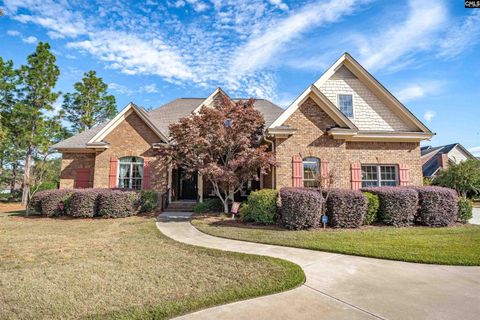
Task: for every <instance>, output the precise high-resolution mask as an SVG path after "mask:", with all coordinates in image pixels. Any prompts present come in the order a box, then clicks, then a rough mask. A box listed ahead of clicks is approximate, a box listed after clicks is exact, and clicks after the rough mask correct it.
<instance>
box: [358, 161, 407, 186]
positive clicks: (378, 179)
mask: <svg viewBox="0 0 480 320" xmlns="http://www.w3.org/2000/svg"><path fill="white" fill-rule="evenodd" d="M397 185H398V168H397V166H396V165H364V166H362V187H364V188H365V187H379V186H381V187H383V186H392V187H394V186H397Z"/></svg>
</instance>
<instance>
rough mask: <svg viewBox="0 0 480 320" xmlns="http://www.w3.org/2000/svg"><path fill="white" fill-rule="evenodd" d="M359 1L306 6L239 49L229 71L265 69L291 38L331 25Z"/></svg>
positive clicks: (350, 10)
mask: <svg viewBox="0 0 480 320" xmlns="http://www.w3.org/2000/svg"><path fill="white" fill-rule="evenodd" d="M362 2H365V1H356V0H341V1H338V0H330V1H328V2H324V3H311V4H308V5H305V6H304V7H303V8H301V9H300V10H298V11H297V12H293V13H292V14H290V15H289V16H288V17H286V18H285V19H282V20H280V21H278V22H277V23H275V24H273V26H272V27H270V28H268V29H266V31H265V32H263V33H261V34H259V35H258V36H254V37H252V38H251V39H250V40H249V41H248V42H247V43H246V44H245V45H243V46H241V47H239V48H238V49H237V50H236V51H237V52H238V53H237V54H236V56H235V57H234V60H233V64H232V67H231V69H232V70H242V71H243V72H244V73H248V72H252V71H255V70H257V69H261V68H263V67H265V66H266V65H268V64H269V63H270V62H271V61H272V59H273V58H274V57H275V56H276V55H277V54H278V53H279V52H281V51H282V50H283V49H284V48H285V46H286V45H287V44H288V43H290V42H291V41H292V40H293V39H295V38H297V37H299V36H300V35H301V34H302V33H304V32H306V31H307V30H311V29H313V28H315V27H319V26H322V25H325V24H329V23H334V22H336V21H338V20H340V19H341V18H342V17H344V16H346V15H349V14H352V13H353V12H354V10H355V9H357V8H358V6H359V4H361V3H362Z"/></svg>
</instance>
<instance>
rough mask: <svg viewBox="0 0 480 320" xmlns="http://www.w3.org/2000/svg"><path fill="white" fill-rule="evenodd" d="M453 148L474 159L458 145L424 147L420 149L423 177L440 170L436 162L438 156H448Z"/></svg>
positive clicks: (438, 163)
mask: <svg viewBox="0 0 480 320" xmlns="http://www.w3.org/2000/svg"><path fill="white" fill-rule="evenodd" d="M455 148H458V149H460V151H462V152H463V153H464V154H465V155H466V156H467V157H468V158H471V159H476V158H475V156H474V155H473V154H471V153H470V152H469V151H468V150H467V149H465V147H464V146H462V145H461V144H460V143H452V144H447V145H444V146H438V147H432V146H424V147H422V148H421V149H420V153H421V158H422V159H424V160H423V161H426V162H425V163H424V164H423V165H422V171H423V175H424V176H425V177H431V176H434V175H435V174H436V173H437V171H438V170H440V168H441V167H440V162H439V161H438V156H441V155H443V154H448V153H449V152H450V151H452V150H453V149H455ZM427 159H428V160H427Z"/></svg>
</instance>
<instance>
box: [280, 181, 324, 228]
mask: <svg viewBox="0 0 480 320" xmlns="http://www.w3.org/2000/svg"><path fill="white" fill-rule="evenodd" d="M280 201H281V210H280V217H281V223H282V225H283V226H285V227H286V228H288V229H294V230H299V229H308V228H317V227H318V226H319V225H320V219H321V208H322V203H323V201H324V200H323V197H322V195H321V193H320V192H318V191H317V190H315V189H307V188H282V189H280Z"/></svg>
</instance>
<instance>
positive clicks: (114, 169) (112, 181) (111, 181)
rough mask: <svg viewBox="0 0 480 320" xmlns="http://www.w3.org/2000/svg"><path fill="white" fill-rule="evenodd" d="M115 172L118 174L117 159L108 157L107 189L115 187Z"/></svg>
mask: <svg viewBox="0 0 480 320" xmlns="http://www.w3.org/2000/svg"><path fill="white" fill-rule="evenodd" d="M117 172H118V159H117V158H116V157H114V156H111V157H110V173H109V176H108V178H109V179H108V187H109V188H116V187H117Z"/></svg>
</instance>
